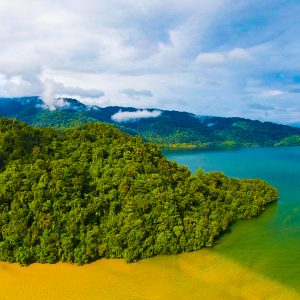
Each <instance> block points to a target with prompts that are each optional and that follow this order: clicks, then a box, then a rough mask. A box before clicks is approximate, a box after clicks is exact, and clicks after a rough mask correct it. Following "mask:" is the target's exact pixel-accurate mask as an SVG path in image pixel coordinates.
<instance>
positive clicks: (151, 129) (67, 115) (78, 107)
mask: <svg viewBox="0 0 300 300" xmlns="http://www.w3.org/2000/svg"><path fill="white" fill-rule="evenodd" d="M61 100H62V101H64V105H62V106H60V107H57V109H56V110H52V111H51V110H49V109H47V108H46V107H45V103H44V102H43V101H42V100H41V99H40V98H38V97H23V98H0V116H2V117H9V118H16V119H18V120H21V121H25V122H27V123H29V124H31V125H34V126H37V127H57V128H66V127H78V126H80V125H82V124H84V123H88V122H98V121H100V122H105V123H110V124H113V125H114V126H116V127H118V128H119V129H120V130H121V131H123V132H126V133H129V134H131V135H140V136H142V138H143V139H144V140H145V141H150V142H153V143H158V144H161V145H164V146H168V147H186V148H192V147H198V148H235V147H253V146H288V145H291V146H294V145H300V128H296V127H292V126H287V125H280V124H275V123H271V122H260V121H253V120H249V119H243V118H222V117H213V116H198V115H194V114H192V113H187V112H179V111H168V110H160V115H159V116H157V117H155V118H144V119H131V120H127V121H126V120H123V121H122V122H121V121H117V120H115V119H114V117H113V116H114V115H115V114H117V113H118V112H120V111H121V112H132V113H134V112H137V111H138V109H136V108H133V107H119V106H110V107H104V108H102V107H98V106H87V105H85V104H83V103H81V102H79V101H77V100H75V99H69V98H65V99H61ZM148 111H150V112H151V111H152V112H153V111H154V109H150V110H148Z"/></svg>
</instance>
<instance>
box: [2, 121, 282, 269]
mask: <svg viewBox="0 0 300 300" xmlns="http://www.w3.org/2000/svg"><path fill="white" fill-rule="evenodd" d="M276 199H277V192H276V190H275V189H274V188H272V187H271V186H269V185H268V184H267V183H266V182H264V181H261V180H259V179H253V180H249V179H245V180H238V179H230V178H227V177H225V176H224V175H223V174H222V173H204V172H202V171H201V170H199V171H198V172H196V174H194V175H193V174H191V173H190V171H189V170H188V169H187V168H186V167H183V166H179V165H177V164H176V163H174V162H169V161H167V160H166V159H165V157H164V156H163V155H162V154H161V150H160V148H159V147H158V146H156V145H153V144H148V143H144V142H143V141H142V140H141V138H140V137H131V136H129V135H127V134H124V133H122V132H120V131H119V130H118V129H116V128H115V127H113V126H110V125H105V124H102V123H93V124H86V125H84V126H82V127H79V128H73V129H67V130H55V129H51V128H49V129H47V128H44V129H42V128H34V127H30V126H28V125H26V124H25V123H20V122H18V121H14V120H9V119H0V260H3V261H9V262H19V263H20V264H29V263H32V262H41V263H54V262H57V261H66V262H75V263H77V264H85V263H88V262H91V261H94V260H96V259H99V258H101V257H107V258H124V259H125V260H126V261H128V262H132V261H135V260H137V259H142V258H147V257H152V256H155V255H158V254H175V253H180V252H183V251H194V250H198V249H200V248H202V247H210V246H213V245H214V243H215V241H216V240H217V239H218V238H219V237H220V236H221V235H222V233H223V232H224V231H226V229H227V228H228V226H229V225H230V224H232V223H233V222H235V221H236V220H238V219H243V218H250V217H255V216H257V215H259V214H260V213H261V212H262V211H263V210H264V207H265V205H266V204H268V203H270V202H272V201H275V200H276Z"/></svg>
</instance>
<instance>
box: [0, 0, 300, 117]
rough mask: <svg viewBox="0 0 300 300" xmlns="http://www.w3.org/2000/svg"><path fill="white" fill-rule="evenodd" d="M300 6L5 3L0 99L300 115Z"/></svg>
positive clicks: (276, 2)
mask: <svg viewBox="0 0 300 300" xmlns="http://www.w3.org/2000/svg"><path fill="white" fill-rule="evenodd" d="M299 16H300V2H299V1H295V0H294V1H282V0H273V1H269V0H264V1H256V0H253V1H250V0H243V1H239V0H235V1H231V0H228V1H225V0H224V1H221V0H210V1H208V0H206V1H203V0H197V1H196V0H185V1H176V0H172V1H171V0H161V1H158V0H152V1H150V0H148V1H145V0H140V1H133V0H128V1H121V0H112V1H110V2H109V4H108V1H103V0H85V1H82V0H65V1H58V0H52V1H50V0H43V1H38V0H23V1H22V2H21V1H17V0H2V1H1V3H0V41H1V47H0V96H10V97H12V96H24V95H39V96H41V97H42V98H43V99H44V100H45V101H47V102H48V103H49V105H50V106H55V105H59V104H58V103H60V102H58V103H56V101H55V98H56V97H60V96H69V97H76V98H78V99H80V100H81V101H83V102H85V103H88V104H98V105H100V106H107V105H126V106H137V107H140V108H146V107H155V108H161V109H176V110H184V111H191V112H194V113H197V114H202V115H219V116H241V117H247V118H251V119H259V120H270V121H277V122H282V123H290V122H299V121H300V103H299V97H300V18H299Z"/></svg>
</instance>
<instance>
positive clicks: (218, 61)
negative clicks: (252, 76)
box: [195, 48, 252, 65]
mask: <svg viewBox="0 0 300 300" xmlns="http://www.w3.org/2000/svg"><path fill="white" fill-rule="evenodd" d="M251 60H252V57H251V55H250V54H249V52H248V51H247V50H245V49H241V48H235V49H232V50H230V51H227V52H207V53H200V54H198V56H197V57H196V60H195V62H196V64H199V65H224V64H227V63H231V62H236V61H251Z"/></svg>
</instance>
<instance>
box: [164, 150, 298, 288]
mask: <svg viewBox="0 0 300 300" xmlns="http://www.w3.org/2000/svg"><path fill="white" fill-rule="evenodd" d="M164 154H165V155H166V156H167V158H168V159H169V160H174V161H176V162H178V163H180V164H183V165H186V166H188V167H189V168H190V169H191V171H192V172H194V171H196V169H198V168H202V169H203V170H205V171H208V172H209V171H221V172H224V173H225V175H227V176H231V177H238V178H246V177H247V178H254V177H258V178H261V179H264V180H266V181H268V182H269V183H270V184H272V185H274V186H275V187H276V188H277V189H278V190H279V195H280V199H279V200H278V202H277V203H274V204H272V205H270V206H269V207H268V208H267V209H266V211H265V212H264V213H263V214H262V215H261V216H260V217H258V218H255V219H251V220H246V221H240V222H238V223H237V224H235V225H233V226H232V228H231V230H230V231H229V233H227V234H225V235H224V236H223V237H222V238H221V239H220V241H219V242H218V244H217V245H216V247H214V248H213V249H212V251H216V252H218V253H219V254H222V255H225V256H226V257H229V258H231V259H234V260H235V261H237V262H239V263H240V264H242V265H244V266H248V267H250V268H252V269H253V270H255V271H258V272H260V273H262V274H264V275H265V276H267V277H270V278H272V279H275V280H277V281H280V282H281V283H283V284H286V285H289V286H290V287H293V288H295V289H297V290H298V291H300V147H284V148H252V149H241V150H232V151H207V152H204V151H197V150H165V151H164Z"/></svg>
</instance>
